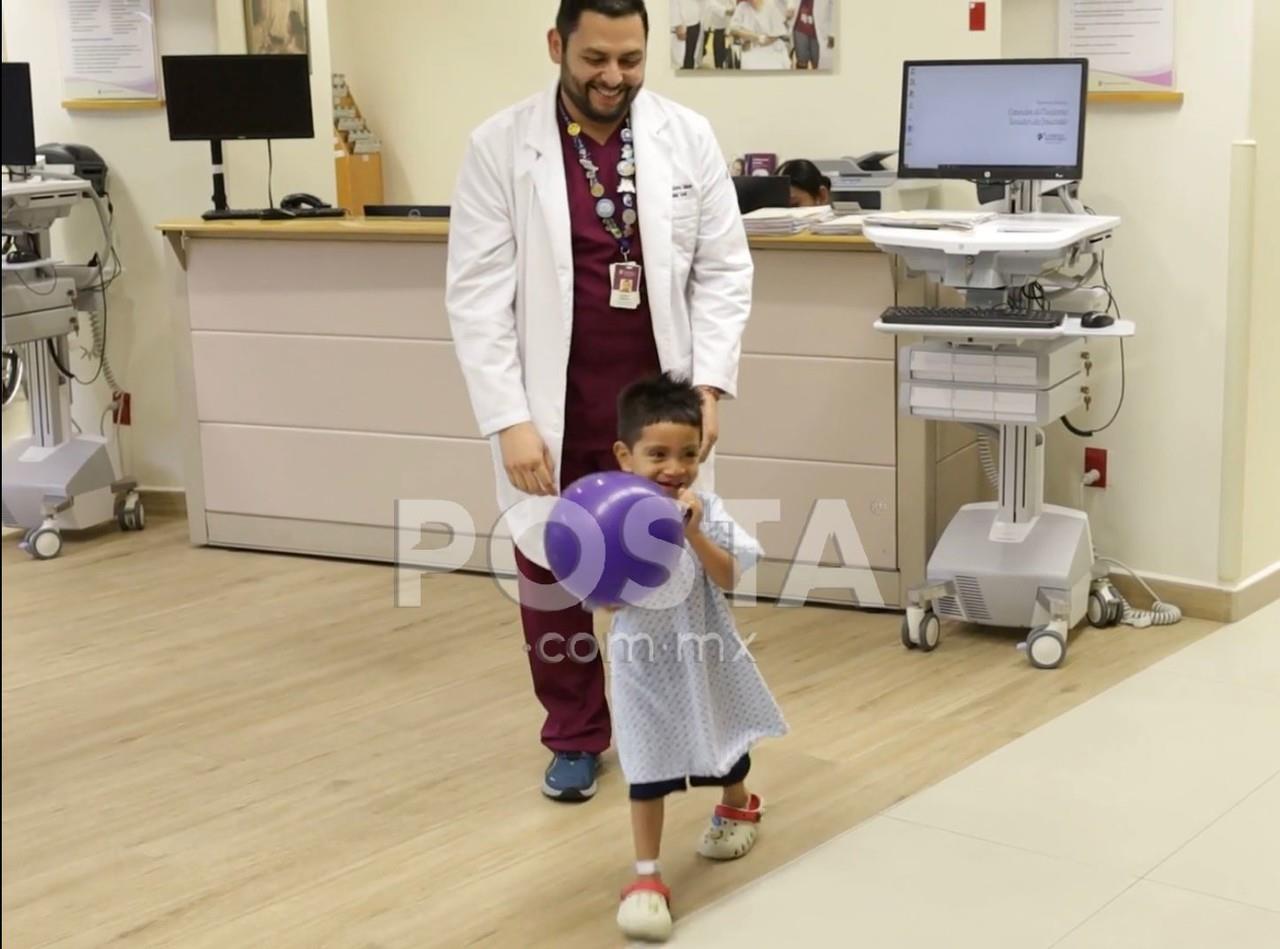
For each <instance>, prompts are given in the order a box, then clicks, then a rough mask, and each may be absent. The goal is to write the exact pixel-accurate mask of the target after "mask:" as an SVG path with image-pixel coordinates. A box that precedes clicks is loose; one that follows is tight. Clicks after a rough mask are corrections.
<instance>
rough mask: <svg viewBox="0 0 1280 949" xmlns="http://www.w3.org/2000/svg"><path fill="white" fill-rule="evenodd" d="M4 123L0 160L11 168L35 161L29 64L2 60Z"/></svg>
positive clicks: (0, 79) (0, 95) (0, 86)
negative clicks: (3, 61)
mask: <svg viewBox="0 0 1280 949" xmlns="http://www.w3.org/2000/svg"><path fill="white" fill-rule="evenodd" d="M0 99H3V100H4V104H3V114H2V115H0V117H3V119H4V127H3V129H0V152H3V154H2V155H0V164H3V165H10V166H12V167H14V168H17V167H24V166H30V165H34V164H35V163H36V128H35V119H34V118H33V117H32V109H31V67H30V65H28V64H27V63H4V64H3V70H2V71H0Z"/></svg>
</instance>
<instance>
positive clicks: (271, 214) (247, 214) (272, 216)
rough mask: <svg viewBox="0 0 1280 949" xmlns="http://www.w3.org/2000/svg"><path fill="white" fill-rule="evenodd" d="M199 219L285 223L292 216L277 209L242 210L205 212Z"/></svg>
mask: <svg viewBox="0 0 1280 949" xmlns="http://www.w3.org/2000/svg"><path fill="white" fill-rule="evenodd" d="M201 217H203V218H204V219H205V220H206V221H287V220H288V219H289V218H291V217H293V215H292V214H290V213H289V212H287V211H281V210H280V209H279V208H244V209H228V210H225V211H217V210H212V211H205V212H204V214H202V215H201Z"/></svg>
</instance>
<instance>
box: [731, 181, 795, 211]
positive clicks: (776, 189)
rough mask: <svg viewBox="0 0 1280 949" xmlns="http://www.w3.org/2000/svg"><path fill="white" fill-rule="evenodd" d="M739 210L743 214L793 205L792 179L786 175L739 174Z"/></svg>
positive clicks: (736, 184) (735, 183) (736, 182)
mask: <svg viewBox="0 0 1280 949" xmlns="http://www.w3.org/2000/svg"><path fill="white" fill-rule="evenodd" d="M733 186H734V187H735V188H736V189H737V191H738V210H739V211H740V212H742V213H743V214H750V213H751V212H752V211H759V210H760V209H761V208H789V207H791V179H790V178H788V177H787V176H786V175H737V176H735V177H734V179H733Z"/></svg>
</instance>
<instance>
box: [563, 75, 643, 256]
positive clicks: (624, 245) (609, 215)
mask: <svg viewBox="0 0 1280 949" xmlns="http://www.w3.org/2000/svg"><path fill="white" fill-rule="evenodd" d="M556 103H557V105H559V107H560V118H561V119H562V120H563V121H564V123H565V128H566V130H567V131H568V133H569V137H570V138H572V139H573V145H574V147H575V148H576V149H577V150H578V164H579V165H581V166H582V170H583V171H584V172H586V175H587V184H588V185H589V186H590V188H591V197H593V198H595V199H596V216H597V217H599V218H600V222H601V223H602V224H603V225H604V229H605V230H606V231H608V232H609V234H610V236H612V237H613V239H614V240H615V241H617V242H618V249H619V250H621V251H622V259H623V260H630V259H631V238H632V237H633V236H634V235H635V232H636V219H637V214H636V197H635V196H636V182H635V177H636V151H635V147H634V145H633V144H632V143H633V135H632V132H631V117H630V116H627V118H626V120H625V122H624V124H623V127H622V160H621V161H620V162H618V175H619V180H618V199H619V201H620V202H621V204H622V224H621V226H620V225H619V224H618V220H617V217H616V215H617V212H618V205H617V203H615V202H614V200H613V199H612V198H609V197H606V196H605V193H604V185H602V184H601V183H600V178H599V175H598V174H597V172H599V170H600V167H599V166H598V165H597V164H596V163H595V162H593V161H592V160H591V154H590V153H589V152H588V151H587V145H586V143H585V142H584V141H583V140H582V126H581V125H579V124H578V123H577V122H575V121H573V119H572V118H570V117H569V113H568V111H567V110H566V109H565V107H564V102H563V101H562V100H561V99H560V97H559V95H557V96H556Z"/></svg>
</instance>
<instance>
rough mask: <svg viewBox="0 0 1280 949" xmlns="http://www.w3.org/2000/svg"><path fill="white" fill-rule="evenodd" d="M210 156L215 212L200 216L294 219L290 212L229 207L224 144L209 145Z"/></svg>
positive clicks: (217, 219) (226, 219)
mask: <svg viewBox="0 0 1280 949" xmlns="http://www.w3.org/2000/svg"><path fill="white" fill-rule="evenodd" d="M209 152H210V156H211V157H212V159H213V210H211V211H205V212H204V214H202V215H200V217H201V218H202V219H203V220H206V221H287V220H289V219H290V218H292V217H293V215H292V214H290V213H289V212H288V211H282V210H280V209H279V208H249V209H240V210H237V209H233V208H228V207H227V182H226V176H225V171H224V168H223V164H222V142H221V141H219V140H217V139H214V140H213V141H211V142H210V143H209Z"/></svg>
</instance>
